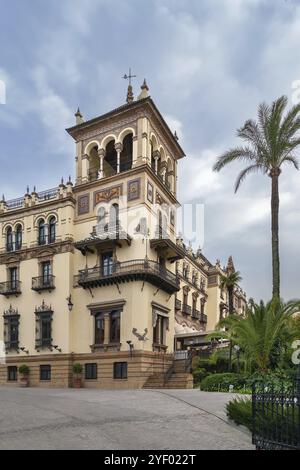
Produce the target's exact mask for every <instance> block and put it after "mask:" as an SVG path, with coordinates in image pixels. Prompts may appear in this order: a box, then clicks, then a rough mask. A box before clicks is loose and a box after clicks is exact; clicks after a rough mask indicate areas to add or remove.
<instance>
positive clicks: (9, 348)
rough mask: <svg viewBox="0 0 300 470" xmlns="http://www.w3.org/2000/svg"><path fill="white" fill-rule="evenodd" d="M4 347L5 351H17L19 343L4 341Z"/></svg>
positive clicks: (16, 341)
mask: <svg viewBox="0 0 300 470" xmlns="http://www.w3.org/2000/svg"><path fill="white" fill-rule="evenodd" d="M4 347H5V350H6V351H18V350H19V341H18V340H13V341H5V342H4Z"/></svg>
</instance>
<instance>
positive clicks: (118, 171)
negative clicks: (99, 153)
mask: <svg viewBox="0 0 300 470" xmlns="http://www.w3.org/2000/svg"><path fill="white" fill-rule="evenodd" d="M115 150H116V152H117V173H120V156H121V152H122V150H123V145H122V144H121V142H117V143H116V144H115Z"/></svg>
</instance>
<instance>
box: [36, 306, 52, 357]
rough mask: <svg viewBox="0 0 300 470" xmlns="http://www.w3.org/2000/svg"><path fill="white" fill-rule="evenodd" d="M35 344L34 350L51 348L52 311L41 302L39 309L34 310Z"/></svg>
mask: <svg viewBox="0 0 300 470" xmlns="http://www.w3.org/2000/svg"><path fill="white" fill-rule="evenodd" d="M35 315H36V330H35V331H36V342H35V348H36V350H37V351H39V349H40V348H51V345H52V316H53V311H52V310H51V308H50V307H47V306H46V305H45V303H44V302H43V304H42V306H41V307H38V308H36V310H35Z"/></svg>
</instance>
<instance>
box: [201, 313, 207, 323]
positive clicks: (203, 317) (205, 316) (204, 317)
mask: <svg viewBox="0 0 300 470" xmlns="http://www.w3.org/2000/svg"><path fill="white" fill-rule="evenodd" d="M200 322H201V323H207V315H205V313H201V315H200Z"/></svg>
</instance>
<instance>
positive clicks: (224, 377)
mask: <svg viewBox="0 0 300 470" xmlns="http://www.w3.org/2000/svg"><path fill="white" fill-rule="evenodd" d="M230 385H232V386H233V389H232V391H240V392H241V391H246V390H245V388H246V378H245V377H243V376H242V375H239V374H234V373H226V374H211V375H209V376H208V377H205V378H204V379H203V380H202V382H201V390H203V391H206V392H229V387H230Z"/></svg>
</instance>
